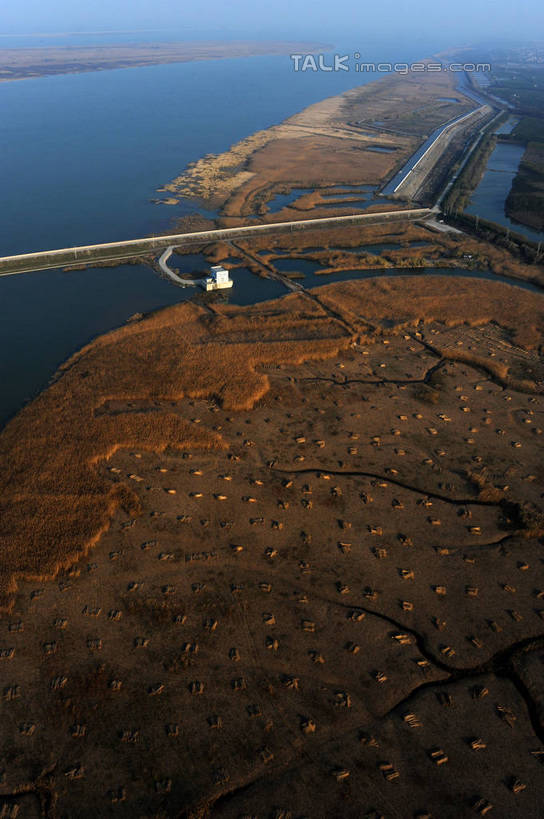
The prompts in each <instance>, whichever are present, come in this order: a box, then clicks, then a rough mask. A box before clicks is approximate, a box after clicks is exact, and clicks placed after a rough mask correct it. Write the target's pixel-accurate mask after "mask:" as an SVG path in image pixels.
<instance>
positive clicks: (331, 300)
mask: <svg viewBox="0 0 544 819" xmlns="http://www.w3.org/2000/svg"><path fill="white" fill-rule="evenodd" d="M414 230H417V228H414ZM282 242H283V237H282ZM354 242H355V236H354ZM256 249H257V248H255V249H254V250H256ZM216 250H217V252H218V253H219V252H220V250H221V248H216ZM229 252H230V251H229ZM543 325H544V303H542V297H541V296H539V295H536V294H534V293H529V292H525V291H522V290H519V289H517V288H513V287H509V286H507V285H498V284H494V283H490V282H481V281H480V282H477V281H473V280H465V279H455V280H453V279H442V278H438V277H437V278H432V277H430V278H427V279H426V280H425V285H424V289H422V283H421V280H419V279H416V278H406V279H403V280H402V281H401V280H397V279H390V280H382V281H377V280H368V281H360V282H349V283H344V284H340V285H327V286H325V287H321V288H318V289H316V290H313V291H308V292H306V293H302V294H296V295H289V296H286V297H284V298H283V299H281V300H278V301H274V302H267V303H264V304H260V305H257V306H254V307H250V308H237V307H231V306H224V305H214V306H211V305H209V306H202V307H200V306H195V305H191V304H183V305H179V306H176V307H173V308H169V309H167V310H164V311H161V312H158V313H156V314H154V315H152V316H150V317H148V318H145V319H143V320H141V321H135V322H132V323H131V324H129V325H127V326H125V327H123V328H122V329H120V330H117V331H115V332H113V333H110V334H108V335H105V336H102V337H101V338H99V339H97V340H96V341H95V342H93V343H92V344H90V345H89V346H88V347H86V348H84V349H83V350H82V351H81V352H80V353H79V354H78V355H76V356H74V358H73V359H72V360H70V361H69V362H68V363H67V364H66V365H65V367H64V368H63V370H62V373H61V374H60V376H59V378H58V380H57V381H56V382H55V383H54V384H53V385H52V386H51V387H50V388H49V389H48V390H46V391H45V392H44V393H43V394H42V395H41V396H40V397H39V398H38V399H37V400H36V401H34V402H33V403H32V404H30V405H29V406H27V407H25V408H24V409H23V410H22V411H21V412H20V413H19V415H18V416H17V417H16V418H15V419H14V420H13V421H11V422H10V424H9V425H8V426H7V427H6V428H5V429H4V431H3V432H2V433H1V435H0V458H1V461H2V471H1V473H0V480H1V501H0V505H1V509H0V520H1V524H0V525H1V529H0V532H1V534H0V548H1V551H0V554H1V556H2V558H1V563H0V584H1V590H2V605H3V608H4V614H3V615H2V616H1V617H0V635H1V637H0V677H1V685H0V694H1V699H0V725H1V726H2V730H1V731H0V763H1V764H0V770H1V771H2V775H1V777H0V815H1V816H6V817H12V816H13V817H15V816H19V817H21V816H24V817H27V816H28V817H38V816H47V817H51V818H52V819H54V817H59V819H60V817H72V816H77V817H82V819H85V818H86V817H89V819H91V817H96V816H100V817H110V816H111V817H115V816H118V817H129V816H130V817H149V819H152V817H153V818H154V819H158V818H159V817H167V816H180V817H193V819H196V817H200V819H204V817H208V816H210V817H212V816H213V817H216V816H217V817H233V818H234V817H240V816H252V817H253V816H254V817H262V819H268V817H276V818H277V819H279V817H287V816H293V817H295V816H311V817H312V819H314V817H315V818H316V819H328V817H331V816H334V817H336V816H338V817H348V819H361V817H378V816H386V817H388V819H389V817H403V818H404V817H420V819H422V817H424V816H427V817H431V816H434V817H438V816H439V817H441V819H443V818H444V817H445V819H450V818H451V819H457V817H465V816H466V817H470V816H478V815H480V816H481V815H487V812H488V811H489V810H491V808H492V807H493V808H494V809H493V811H492V814H491V815H492V816H498V817H504V818H505V819H506V817H508V819H510V817H515V816H516V817H517V816H520V817H521V816H523V817H524V818H525V817H527V818H528V819H536V818H537V817H539V816H540V815H541V787H540V786H539V783H541V777H542V760H543V758H544V724H543V717H542V693H541V692H542V690H543V688H544V685H543V672H542V669H543V667H544V666H543V664H542V656H543V651H544V636H543V628H542V621H543V618H544V603H543V595H544V592H542V588H543V587H544V579H543V577H542V559H541V551H542V548H541V542H542V538H543V537H544V510H543V507H542V479H543V477H544V473H543V471H542V451H541V449H542V447H541V441H542V437H541V436H542V428H541V425H542V416H543V413H544V395H543V393H544V359H543V356H542V347H541V345H542V331H543Z"/></svg>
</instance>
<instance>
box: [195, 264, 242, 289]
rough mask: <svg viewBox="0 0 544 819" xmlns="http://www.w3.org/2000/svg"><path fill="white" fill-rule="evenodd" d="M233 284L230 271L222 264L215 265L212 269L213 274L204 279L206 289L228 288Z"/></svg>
mask: <svg viewBox="0 0 544 819" xmlns="http://www.w3.org/2000/svg"><path fill="white" fill-rule="evenodd" d="M233 284H234V282H233V281H232V279H231V278H230V276H229V271H228V270H226V269H225V268H224V267H222V266H221V265H220V264H216V265H214V266H213V267H212V269H211V276H208V278H207V279H203V281H202V286H203V287H204V290H226V289H227V288H229V287H232V285H233Z"/></svg>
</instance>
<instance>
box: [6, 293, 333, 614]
mask: <svg viewBox="0 0 544 819" xmlns="http://www.w3.org/2000/svg"><path fill="white" fill-rule="evenodd" d="M300 307H301V305H300V304H299V300H298V299H297V297H290V298H287V299H286V300H285V301H284V303H283V309H281V310H278V309H272V310H269V309H267V308H266V306H264V307H263V306H262V305H261V306H260V307H258V308H254V309H253V310H248V311H240V312H238V311H234V312H233V311H229V310H228V309H227V310H224V311H223V312H222V313H221V312H219V314H218V315H216V316H212V317H210V314H209V313H208V312H207V311H206V310H205V309H203V308H198V307H195V306H193V305H191V304H183V305H178V306H176V307H173V308H171V309H170V310H164V311H162V312H159V313H157V314H156V315H153V316H151V317H150V318H148V319H146V320H144V321H142V322H137V323H133V324H131V325H129V326H126V327H123V328H122V329H120V330H118V331H115V332H113V333H110V334H108V335H105V336H102V337H101V338H99V339H97V340H96V341H95V342H94V343H93V344H90V345H89V346H88V347H86V348H84V349H83V350H82V351H81V352H80V353H78V354H77V355H76V356H74V358H73V359H72V360H71V361H69V362H68V363H67V364H66V365H65V366H64V368H63V369H64V374H63V376H62V378H61V379H60V380H58V381H57V382H56V383H55V384H53V385H52V386H51V387H50V388H49V389H48V390H46V391H45V392H44V393H42V395H40V396H39V397H38V398H37V399H36V400H35V401H34V402H33V403H32V404H30V405H29V406H27V407H25V408H24V409H23V410H22V412H21V413H20V414H19V415H18V416H17V417H16V418H15V419H14V420H13V421H12V422H11V423H10V424H9V425H8V426H7V427H6V429H5V430H4V431H3V433H2V435H1V436H0V457H1V459H2V463H3V469H2V477H1V481H0V485H1V496H2V500H1V514H0V517H1V520H2V530H1V534H0V544H1V554H2V561H1V570H0V604H1V606H2V607H4V608H6V607H8V606H9V605H10V603H11V601H12V600H13V597H12V595H13V593H14V592H15V590H16V587H17V577H18V576H21V575H25V576H31V577H36V578H38V577H52V576H54V575H55V574H56V573H57V572H58V571H59V569H60V568H62V567H66V566H69V565H70V564H71V563H72V562H74V561H75V560H77V559H78V558H79V557H80V556H81V554H82V553H84V552H85V551H86V550H87V549H88V548H89V547H90V546H91V545H92V544H93V543H94V542H96V540H97V539H98V538H99V537H100V534H101V533H102V532H103V531H104V530H105V528H107V526H108V523H109V521H110V519H111V516H112V514H113V512H114V511H115V509H116V508H118V507H120V506H121V507H122V508H123V509H125V510H126V511H127V512H132V513H136V512H137V509H138V504H137V501H136V499H135V496H134V495H133V493H132V492H131V491H130V490H129V489H128V487H127V486H124V485H122V484H117V485H114V486H113V487H112V484H111V483H110V482H109V481H106V480H105V479H104V478H102V477H101V476H100V474H99V472H98V471H97V469H96V466H97V464H98V463H99V462H100V461H102V460H107V459H108V458H110V457H111V456H112V455H113V454H114V453H115V451H116V450H118V449H119V448H139V449H144V450H152V451H163V450H164V449H166V448H167V447H170V448H174V449H187V448H196V449H216V448H221V447H223V446H224V444H223V442H222V440H221V438H220V437H219V436H218V435H217V434H216V433H213V432H212V431H211V430H206V429H203V428H201V427H199V426H196V425H195V424H192V423H191V422H190V421H188V420H186V419H184V418H183V417H181V416H180V415H178V414H176V412H175V411H170V412H169V411H165V410H162V411H160V412H159V411H157V409H156V408H154V407H153V405H150V406H149V408H148V409H147V411H142V412H130V413H128V412H127V413H124V414H118V415H116V416H114V417H106V416H104V415H100V409H101V407H103V405H104V404H105V402H107V401H110V400H134V399H137V400H144V401H149V402H152V401H157V400H169V401H176V400H178V399H180V398H182V397H184V396H192V397H215V398H216V399H217V400H218V401H220V402H221V404H222V405H223V406H224V407H225V408H231V409H247V408H250V407H251V406H252V405H253V404H254V403H255V401H257V400H258V399H259V398H260V397H261V396H262V395H264V394H265V393H266V391H267V389H268V380H267V378H266V376H265V375H262V374H260V373H258V372H257V371H256V368H257V367H258V366H259V365H260V364H265V363H269V362H273V363H276V364H280V363H296V362H297V361H303V360H305V359H308V358H312V357H315V358H319V357H323V356H332V355H335V354H336V353H337V352H338V350H339V349H340V348H341V347H343V346H345V345H346V343H347V341H348V339H347V337H346V332H345V330H344V329H343V328H342V326H341V325H340V324H339V323H337V322H334V321H333V320H331V319H329V317H328V316H327V315H326V313H325V312H324V311H320V310H318V309H314V311H313V312H312V311H311V310H308V309H307V308H305V313H301V311H300ZM229 332H230V333H231V335H230V336H229ZM246 333H247V339H245V334H246ZM309 339H311V344H309V343H308V340H309ZM153 410H155V411H153Z"/></svg>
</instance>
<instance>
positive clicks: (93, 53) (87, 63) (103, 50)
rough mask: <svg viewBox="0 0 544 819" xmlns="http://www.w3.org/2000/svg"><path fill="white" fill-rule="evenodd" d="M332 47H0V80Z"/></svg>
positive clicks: (248, 44)
mask: <svg viewBox="0 0 544 819" xmlns="http://www.w3.org/2000/svg"><path fill="white" fill-rule="evenodd" d="M331 48H332V46H331V45H330V44H324V43H313V42H305V43H304V42H298V41H294V42H281V41H271V42H268V43H266V42H265V43H261V42H251V41H247V42H245V41H238V42H231V43H228V42H226V43H223V42H216V41H209V42H201V43H191V42H180V43H149V44H140V45H138V44H129V45H123V44H117V45H109V46H74V47H72V46H61V47H43V48H41V47H40V48H0V83H2V82H11V81H13V80H24V79H36V78H38V77H51V76H56V75H60V74H82V73H88V72H91V71H107V70H112V69H115V68H141V67H143V66H149V65H163V64H168V63H182V62H183V63H184V62H194V61H197V60H218V59H228V58H233V57H258V56H272V55H282V54H284V55H287V54H291V53H299V54H300V53H311V52H315V51H326V50H330V49H331Z"/></svg>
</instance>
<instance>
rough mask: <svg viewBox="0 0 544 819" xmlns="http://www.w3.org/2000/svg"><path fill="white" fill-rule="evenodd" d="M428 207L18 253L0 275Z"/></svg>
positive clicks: (391, 217) (4, 262)
mask: <svg viewBox="0 0 544 819" xmlns="http://www.w3.org/2000/svg"><path fill="white" fill-rule="evenodd" d="M431 213H432V210H431V209H430V208H412V209H409V210H394V211H384V212H382V213H357V214H354V215H352V216H331V217H329V218H325V219H304V220H301V221H296V222H269V223H267V224H262V225H247V226H245V227H235V228H218V229H217V230H204V231H199V232H197V233H178V234H172V235H169V236H151V237H147V238H144V239H129V240H128V241H123V242H109V243H106V244H98V245H85V246H82V247H66V248H62V249H60V250H45V251H40V252H37V253H21V254H19V255H17V256H3V257H0V276H13V275H16V274H18V273H29V272H31V271H34V270H48V269H51V268H56V267H71V266H74V265H75V266H79V265H81V266H82V267H85V266H92V263H93V262H113V261H122V260H123V259H130V258H134V257H135V256H140V255H145V254H149V253H150V252H153V251H155V250H163V249H165V248H168V247H170V246H172V247H187V246H190V245H204V244H208V243H209V242H221V241H231V240H232V239H248V238H251V237H254V236H262V235H263V234H271V235H274V234H282V233H292V232H295V231H305V230H316V229H317V230H324V229H327V228H334V227H341V226H342V225H358V224H365V225H368V224H379V223H381V222H394V221H403V220H405V219H409V220H412V221H413V220H417V219H425V218H426V217H428V216H430V215H431Z"/></svg>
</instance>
